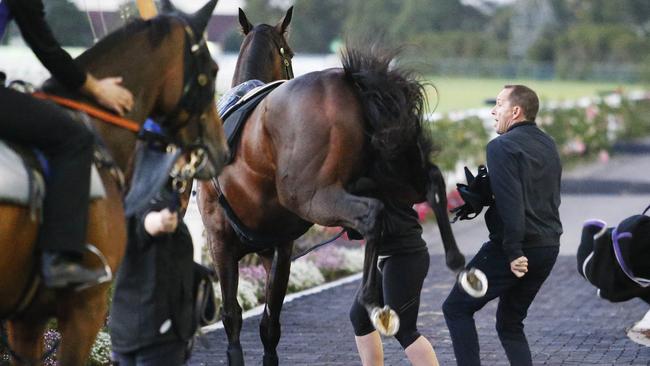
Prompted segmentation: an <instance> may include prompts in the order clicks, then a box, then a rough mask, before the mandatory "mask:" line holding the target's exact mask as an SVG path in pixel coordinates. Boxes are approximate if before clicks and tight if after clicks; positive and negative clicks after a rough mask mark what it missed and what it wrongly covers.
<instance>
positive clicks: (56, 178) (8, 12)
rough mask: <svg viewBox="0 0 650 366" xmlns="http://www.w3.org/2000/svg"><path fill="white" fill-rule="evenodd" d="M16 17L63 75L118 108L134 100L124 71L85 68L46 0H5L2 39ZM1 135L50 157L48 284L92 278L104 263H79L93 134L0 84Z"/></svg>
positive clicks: (41, 242)
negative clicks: (66, 44) (54, 25)
mask: <svg viewBox="0 0 650 366" xmlns="http://www.w3.org/2000/svg"><path fill="white" fill-rule="evenodd" d="M12 18H13V19H15V21H16V24H17V25H18V28H19V29H20V32H21V33H22V36H23V38H24V40H25V41H26V43H27V44H28V45H29V47H30V48H31V49H32V51H33V52H34V54H36V56H37V57H38V59H39V60H40V61H41V63H42V64H43V65H44V66H45V67H46V68H47V69H48V70H49V71H50V72H51V74H52V76H53V77H54V78H55V79H56V81H57V82H59V83H61V84H63V85H64V86H66V88H67V89H69V90H70V91H71V92H79V93H81V94H84V95H86V96H88V97H90V98H92V99H93V100H94V101H95V102H96V103H97V104H99V105H101V106H102V107H104V108H107V109H109V110H112V111H113V112H116V113H118V114H120V115H123V114H124V113H125V112H128V111H129V110H130V109H131V106H132V105H133V96H132V94H131V92H129V91H128V90H127V89H125V88H123V87H122V86H120V85H119V84H120V83H121V78H115V77H109V78H104V79H96V78H95V77H93V76H92V75H91V74H89V73H87V72H85V71H84V70H81V69H80V68H79V66H78V65H77V64H76V63H75V62H74V61H73V60H72V58H71V57H70V55H69V54H68V53H67V52H66V51H64V50H63V49H62V48H61V46H60V45H59V43H58V42H57V41H56V39H55V38H54V36H53V34H52V31H51V29H50V27H49V26H48V24H47V23H46V22H45V17H44V7H43V3H42V0H0V38H1V37H2V35H3V33H4V30H5V27H6V25H7V23H8V22H9V20H11V19H12ZM0 101H1V102H0V116H3V118H2V122H1V123H0V138H2V139H6V140H8V141H11V142H15V143H18V144H21V145H29V146H33V147H36V148H38V149H39V150H41V151H42V152H43V153H44V154H45V155H46V157H47V158H48V159H49V166H50V172H51V174H50V175H49V176H48V177H47V188H48V194H47V196H46V198H45V201H44V204H43V212H42V214H43V223H42V226H41V228H40V232H39V235H38V239H37V248H38V249H39V250H41V251H42V262H41V270H42V275H43V278H44V282H45V285H46V286H48V287H52V288H60V287H67V286H69V285H73V284H84V283H91V282H94V281H96V280H97V279H98V278H100V277H101V276H102V275H103V274H104V273H103V270H100V271H98V270H92V269H89V268H86V267H84V266H82V265H81V258H82V254H83V251H84V247H85V241H86V228H87V225H88V205H89V198H88V195H89V189H90V188H89V187H90V167H91V163H92V160H93V145H94V137H93V135H92V133H91V132H90V131H89V130H88V129H87V128H86V127H85V126H84V125H83V124H81V123H79V122H77V121H74V120H73V119H71V118H70V117H69V116H68V115H67V114H66V113H65V112H64V111H63V110H62V109H61V108H58V107H55V106H54V105H53V104H51V103H47V102H43V101H40V100H38V99H35V98H33V97H31V96H29V95H25V94H22V93H19V92H17V91H14V90H11V89H9V88H4V87H3V86H0Z"/></svg>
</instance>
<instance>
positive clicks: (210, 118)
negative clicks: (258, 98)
mask: <svg viewBox="0 0 650 366" xmlns="http://www.w3.org/2000/svg"><path fill="white" fill-rule="evenodd" d="M217 1H218V0H210V1H209V2H208V3H207V4H206V5H205V6H203V7H202V8H201V9H200V10H198V11H197V12H196V13H194V14H191V15H188V14H185V13H183V12H181V11H179V10H177V9H175V8H174V6H173V5H172V4H171V2H170V1H169V0H165V1H163V2H162V3H163V12H164V13H165V14H169V15H171V16H172V17H173V18H174V19H176V22H175V23H176V26H175V27H176V28H178V29H180V30H177V31H176V32H181V33H182V34H183V39H184V42H183V43H184V47H183V53H182V58H180V60H179V61H180V62H178V63H175V64H170V65H171V66H170V67H169V68H168V70H166V72H164V73H163V80H162V94H161V96H160V100H159V101H158V103H157V106H158V107H159V109H160V111H159V114H162V115H164V117H163V118H162V119H161V120H159V122H160V123H161V125H162V126H163V127H165V128H166V129H167V130H168V131H169V132H171V134H172V135H173V136H174V137H175V139H176V141H177V142H178V144H179V145H180V146H181V147H182V148H183V149H184V150H185V151H186V152H187V153H188V154H189V155H190V157H189V163H190V164H191V165H193V167H192V171H193V173H194V177H196V178H198V179H208V178H211V177H214V176H216V175H218V174H219V172H220V171H221V169H222V168H223V165H224V162H225V156H226V154H227V147H226V144H225V139H224V135H223V128H222V127H221V125H222V123H221V119H220V117H219V115H218V113H217V110H216V107H215V103H214V91H215V80H216V76H217V71H218V70H219V67H218V66H217V64H216V62H215V61H214V60H213V59H212V56H211V55H210V51H209V50H208V47H207V45H206V40H205V38H204V37H203V33H204V32H205V28H206V27H207V24H208V21H209V20H210V18H211V16H212V12H213V10H214V7H215V6H216V4H217ZM174 52H177V51H174Z"/></svg>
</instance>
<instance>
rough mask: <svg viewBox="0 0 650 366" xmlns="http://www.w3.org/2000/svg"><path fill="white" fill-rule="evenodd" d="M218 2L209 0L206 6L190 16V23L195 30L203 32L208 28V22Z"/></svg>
mask: <svg viewBox="0 0 650 366" xmlns="http://www.w3.org/2000/svg"><path fill="white" fill-rule="evenodd" d="M218 1H219V0H210V1H208V3H207V4H205V5H203V7H202V8H201V9H199V10H198V11H197V12H196V13H194V15H192V22H193V23H194V26H195V27H196V29H198V30H201V31H204V30H205V28H206V27H207V26H208V22H209V21H210V19H211V18H212V13H213V12H214V7H215V6H217V2H218Z"/></svg>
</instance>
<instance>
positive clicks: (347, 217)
mask: <svg viewBox="0 0 650 366" xmlns="http://www.w3.org/2000/svg"><path fill="white" fill-rule="evenodd" d="M298 183H299V184H297V185H296V187H288V188H289V189H286V187H283V188H285V189H286V190H287V192H282V193H284V194H282V195H281V198H282V197H291V198H292V199H291V200H288V201H287V200H286V198H285V199H283V202H282V203H283V204H284V205H285V206H287V207H291V208H292V210H293V211H294V212H296V213H298V214H299V215H300V216H301V217H302V218H304V219H306V220H308V221H311V222H315V223H318V224H320V225H325V226H343V227H347V228H350V229H353V230H356V231H358V232H359V233H361V235H363V236H364V238H365V239H366V254H365V260H364V263H363V268H364V270H363V281H362V290H361V291H360V292H359V302H360V303H361V304H363V305H364V307H365V308H366V310H368V313H369V314H368V315H369V316H370V317H371V319H373V323H374V324H375V327H376V328H377V330H378V331H379V332H381V333H382V334H388V333H387V331H386V330H387V329H389V330H395V331H397V330H396V328H398V327H399V326H398V325H396V323H397V322H399V319H398V317H397V314H396V313H395V312H394V311H392V312H391V311H390V309H385V310H381V309H380V308H379V296H380V293H379V286H378V283H377V281H376V276H375V272H376V271H377V254H378V253H377V245H378V241H379V240H381V238H380V235H381V230H382V227H381V214H382V212H383V209H384V205H383V203H382V202H381V201H379V200H378V199H374V198H368V197H360V196H355V195H353V194H350V193H348V192H347V191H345V190H344V189H343V188H342V187H340V186H337V185H331V186H328V187H320V188H315V187H310V186H309V185H307V184H306V183H305V182H298ZM297 187H300V189H298V188H297ZM291 191H294V192H296V193H295V194H292V193H290V192H291ZM379 320H381V321H382V322H383V323H384V324H386V327H384V326H382V324H380V323H378V321H379Z"/></svg>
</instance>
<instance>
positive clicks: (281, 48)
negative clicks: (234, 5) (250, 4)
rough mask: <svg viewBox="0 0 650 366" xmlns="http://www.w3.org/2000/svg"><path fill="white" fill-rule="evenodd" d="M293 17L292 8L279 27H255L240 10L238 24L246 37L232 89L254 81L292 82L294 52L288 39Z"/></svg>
mask: <svg viewBox="0 0 650 366" xmlns="http://www.w3.org/2000/svg"><path fill="white" fill-rule="evenodd" d="M292 14H293V7H290V8H289V10H287V13H286V14H285V15H284V17H283V18H282V19H281V20H280V22H278V24H276V25H274V26H272V25H268V24H259V25H256V26H253V24H251V22H250V21H248V18H246V14H245V13H244V11H243V10H241V9H239V24H240V25H241V27H242V32H243V33H244V41H243V42H242V45H241V48H240V49H239V57H238V58H237V66H236V67H235V77H234V78H233V82H232V86H236V85H239V84H241V83H243V82H244V81H247V80H252V79H258V80H261V81H263V82H265V83H268V82H271V81H275V80H282V79H287V80H289V79H292V78H293V68H292V65H291V58H292V57H293V51H292V50H291V48H290V47H289V44H288V43H287V39H286V33H287V28H288V27H289V23H291V16H292Z"/></svg>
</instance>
